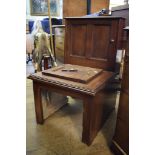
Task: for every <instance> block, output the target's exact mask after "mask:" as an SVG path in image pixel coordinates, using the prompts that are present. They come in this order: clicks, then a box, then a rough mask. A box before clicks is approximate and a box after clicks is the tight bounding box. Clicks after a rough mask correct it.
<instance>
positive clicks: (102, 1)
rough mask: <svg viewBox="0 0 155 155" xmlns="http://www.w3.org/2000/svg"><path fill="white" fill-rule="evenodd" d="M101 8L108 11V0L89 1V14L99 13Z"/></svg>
mask: <svg viewBox="0 0 155 155" xmlns="http://www.w3.org/2000/svg"><path fill="white" fill-rule="evenodd" d="M103 8H106V9H109V0H91V13H95V12H99V11H100V10H102V9H103Z"/></svg>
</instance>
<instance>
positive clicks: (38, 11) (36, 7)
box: [30, 0, 60, 17]
mask: <svg viewBox="0 0 155 155" xmlns="http://www.w3.org/2000/svg"><path fill="white" fill-rule="evenodd" d="M59 7H60V5H59V0H50V14H51V16H56V17H58V16H60V11H59V10H60V9H59ZM30 13H31V15H32V16H48V0H30Z"/></svg>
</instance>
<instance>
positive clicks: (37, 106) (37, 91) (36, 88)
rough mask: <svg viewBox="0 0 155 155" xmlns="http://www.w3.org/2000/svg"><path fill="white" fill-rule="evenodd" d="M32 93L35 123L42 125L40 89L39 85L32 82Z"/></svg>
mask: <svg viewBox="0 0 155 155" xmlns="http://www.w3.org/2000/svg"><path fill="white" fill-rule="evenodd" d="M33 92H34V104H35V112H36V121H37V123H38V124H43V122H44V119H43V108H42V101H41V88H40V86H39V84H38V83H37V82H35V81H33Z"/></svg>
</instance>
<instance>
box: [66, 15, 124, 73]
mask: <svg viewBox="0 0 155 155" xmlns="http://www.w3.org/2000/svg"><path fill="white" fill-rule="evenodd" d="M122 21H123V20H122V19H121V18H118V17H117V18H114V17H112V18H111V17H98V18H67V19H66V35H65V57H64V58H65V63H68V64H75V65H81V66H88V67H94V68H102V69H104V70H109V71H114V68H115V59H116V51H117V48H118V45H119V44H120V42H119V40H120V39H121V36H120V34H121V31H122V30H123V28H122V25H121V22H122ZM120 25H121V26H120ZM120 29H121V30H120Z"/></svg>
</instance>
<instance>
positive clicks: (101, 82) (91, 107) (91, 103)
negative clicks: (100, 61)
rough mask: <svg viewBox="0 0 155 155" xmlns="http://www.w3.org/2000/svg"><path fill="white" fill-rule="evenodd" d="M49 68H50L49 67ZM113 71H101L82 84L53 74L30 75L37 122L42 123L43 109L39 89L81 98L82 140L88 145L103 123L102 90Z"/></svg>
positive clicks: (39, 73)
mask: <svg viewBox="0 0 155 155" xmlns="http://www.w3.org/2000/svg"><path fill="white" fill-rule="evenodd" d="M49 70H51V69H49ZM113 75H114V73H113V72H109V71H103V72H102V73H101V74H100V75H98V76H97V77H96V78H94V79H93V80H92V81H90V82H88V83H86V84H84V83H79V82H74V81H70V80H66V79H62V78H57V77H53V76H47V75H44V74H42V73H41V72H38V73H35V74H33V75H30V76H29V78H30V79H32V80H33V91H34V101H35V111H36V120H37V123H39V124H43V122H44V119H43V109H42V103H41V90H42V89H45V90H51V91H53V92H57V93H60V94H63V95H67V96H72V97H76V98H79V99H82V100H83V131H82V141H83V142H84V143H86V144H87V145H90V144H91V142H92V141H93V139H94V138H95V136H96V134H97V132H98V131H99V130H100V128H101V127H102V125H103V119H102V117H103V111H104V104H103V103H104V90H103V88H104V87H105V85H106V84H107V82H108V80H110V78H112V77H113Z"/></svg>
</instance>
